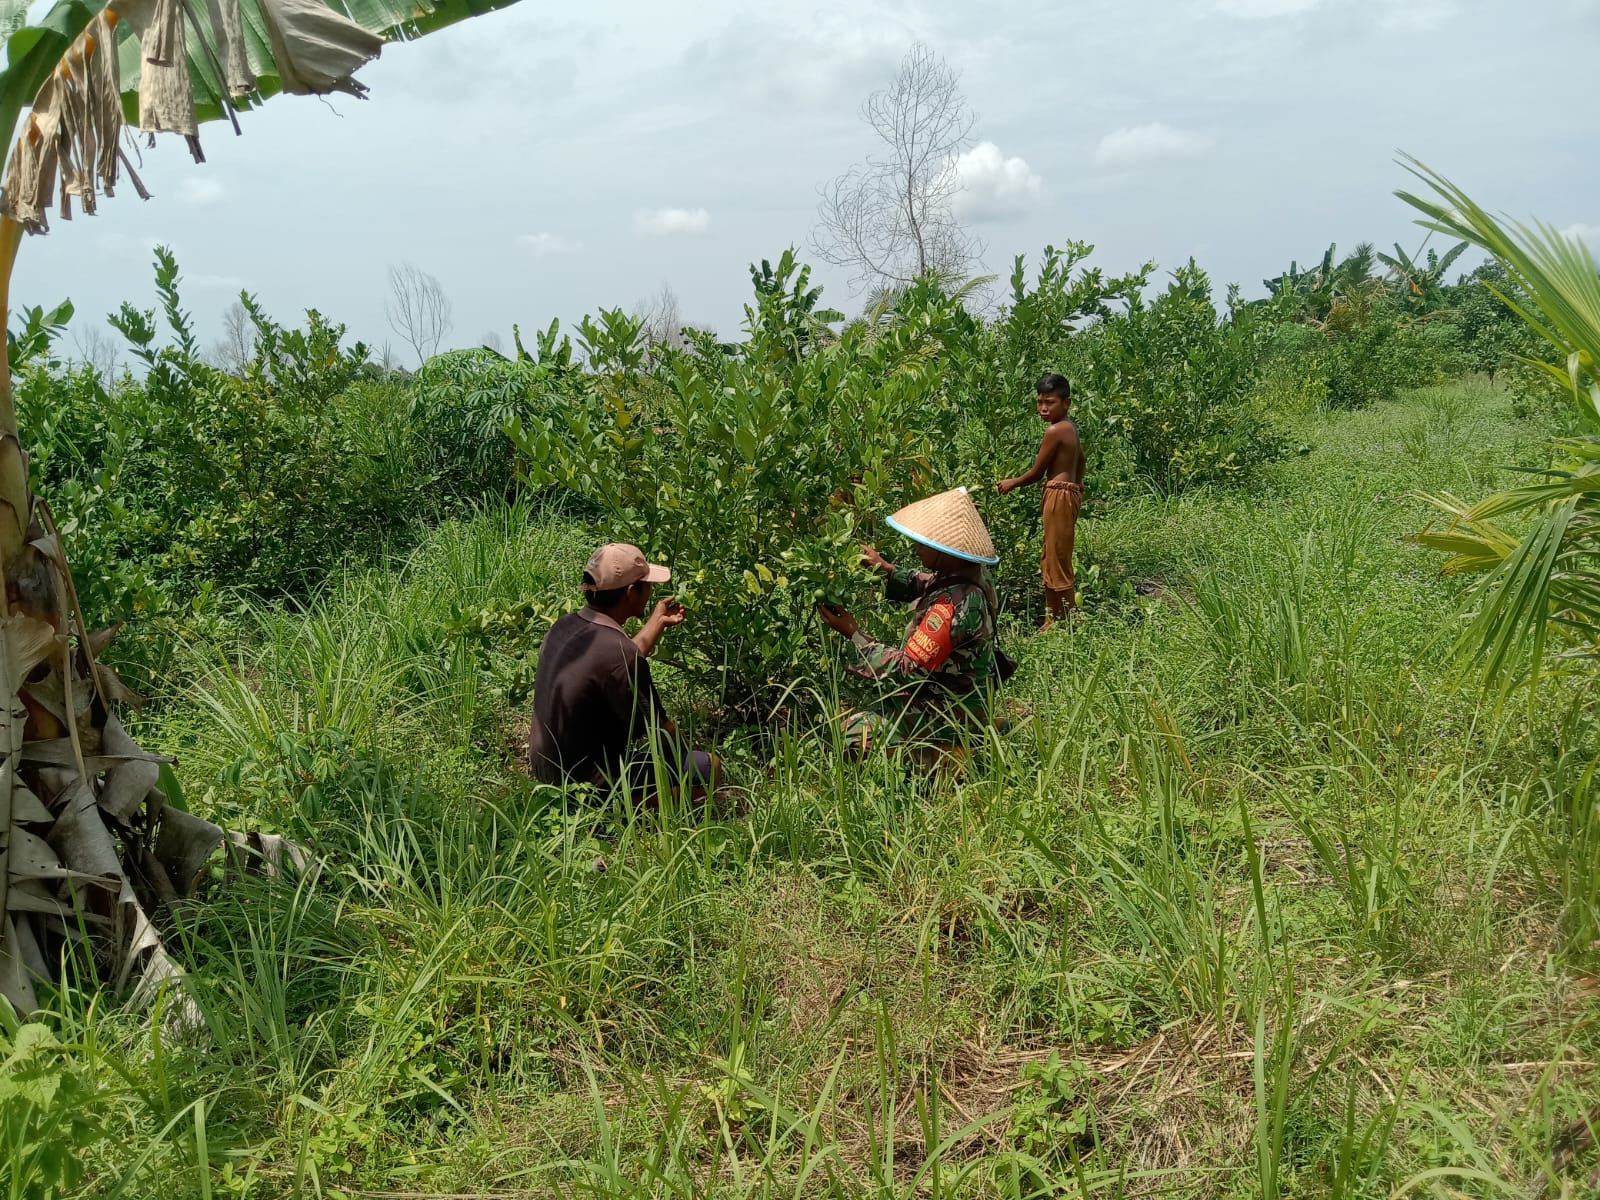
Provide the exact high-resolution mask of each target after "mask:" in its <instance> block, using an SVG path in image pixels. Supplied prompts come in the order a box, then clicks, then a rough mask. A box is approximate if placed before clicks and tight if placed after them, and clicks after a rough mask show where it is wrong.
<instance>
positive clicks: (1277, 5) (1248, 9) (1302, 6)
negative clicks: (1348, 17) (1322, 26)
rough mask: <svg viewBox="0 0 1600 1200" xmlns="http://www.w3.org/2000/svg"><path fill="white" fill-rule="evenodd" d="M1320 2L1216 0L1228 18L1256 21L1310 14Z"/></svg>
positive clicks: (1308, 0) (1295, 0)
mask: <svg viewBox="0 0 1600 1200" xmlns="http://www.w3.org/2000/svg"><path fill="white" fill-rule="evenodd" d="M1321 2H1322V0H1217V7H1218V8H1219V9H1221V10H1222V11H1223V12H1225V13H1227V14H1228V15H1229V16H1230V17H1243V18H1245V19H1246V20H1251V21H1258V20H1262V19H1264V18H1266V17H1287V16H1292V15H1293V14H1295V13H1303V12H1310V11H1311V10H1312V9H1313V8H1316V7H1317V5H1318V4H1320V3H1321Z"/></svg>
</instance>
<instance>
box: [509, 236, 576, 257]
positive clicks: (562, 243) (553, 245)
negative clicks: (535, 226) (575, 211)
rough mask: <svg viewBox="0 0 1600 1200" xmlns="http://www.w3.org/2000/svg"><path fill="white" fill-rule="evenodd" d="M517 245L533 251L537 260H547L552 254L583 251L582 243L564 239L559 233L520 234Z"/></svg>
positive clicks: (567, 238)
mask: <svg viewBox="0 0 1600 1200" xmlns="http://www.w3.org/2000/svg"><path fill="white" fill-rule="evenodd" d="M517 245H519V246H521V247H522V248H523V249H525V250H528V251H531V252H532V254H533V256H534V257H535V258H545V257H547V256H548V255H551V254H576V253H577V252H578V251H580V250H582V249H583V243H582V242H575V241H573V240H572V239H571V238H569V237H562V236H561V234H559V233H524V234H520V235H518V237H517Z"/></svg>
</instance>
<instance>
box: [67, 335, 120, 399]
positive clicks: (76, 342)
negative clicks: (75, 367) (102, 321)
mask: <svg viewBox="0 0 1600 1200" xmlns="http://www.w3.org/2000/svg"><path fill="white" fill-rule="evenodd" d="M72 345H73V348H74V349H75V350H77V352H78V357H79V358H80V359H81V360H82V361H83V362H85V363H87V364H88V365H89V366H91V367H93V368H94V370H95V374H97V375H99V376H100V379H101V382H103V383H107V384H109V383H110V382H111V381H112V380H113V379H114V378H115V377H116V374H117V343H116V340H115V339H114V338H112V337H111V336H110V335H109V334H107V333H106V331H105V330H104V329H102V328H100V326H98V325H83V326H80V327H79V328H77V329H75V330H73V333H72Z"/></svg>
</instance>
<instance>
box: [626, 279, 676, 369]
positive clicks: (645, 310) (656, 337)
mask: <svg viewBox="0 0 1600 1200" xmlns="http://www.w3.org/2000/svg"><path fill="white" fill-rule="evenodd" d="M633 315H634V316H635V317H637V318H638V319H639V322H640V326H641V328H642V330H643V332H644V337H645V339H646V341H647V342H648V344H649V345H650V348H651V349H650V357H651V359H652V361H653V360H654V359H655V358H656V357H657V356H658V354H659V352H658V351H657V350H656V347H658V346H664V347H666V348H667V349H669V350H682V349H683V348H684V347H686V346H687V345H688V344H689V339H688V338H686V337H685V336H684V334H683V308H682V306H681V305H680V304H679V303H678V293H677V292H675V291H673V290H672V285H671V284H670V283H665V282H663V283H662V285H661V286H660V287H659V288H657V289H656V293H655V295H653V296H651V297H650V298H649V299H648V300H641V301H639V303H637V304H635V305H634V306H633Z"/></svg>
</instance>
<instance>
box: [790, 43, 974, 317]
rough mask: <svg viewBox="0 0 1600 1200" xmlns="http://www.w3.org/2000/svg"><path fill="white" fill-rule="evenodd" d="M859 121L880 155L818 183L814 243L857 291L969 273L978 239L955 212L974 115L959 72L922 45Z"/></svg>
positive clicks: (820, 254) (874, 95)
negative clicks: (848, 274) (959, 166)
mask: <svg viewBox="0 0 1600 1200" xmlns="http://www.w3.org/2000/svg"><path fill="white" fill-rule="evenodd" d="M861 117H862V120H863V121H865V122H866V123H867V125H868V127H870V128H871V130H872V132H873V133H874V134H875V135H876V136H877V138H878V140H879V141H880V142H881V143H882V144H883V147H884V151H883V153H882V155H881V156H875V157H869V158H867V160H866V161H865V162H861V163H857V164H856V165H855V166H853V167H851V168H850V169H849V170H848V171H846V172H845V173H844V174H842V175H840V176H839V177H838V178H836V179H834V180H833V181H832V182H831V183H828V184H826V185H825V186H824V187H823V188H822V189H821V196H822V198H821V203H820V204H819V205H818V208H817V225H816V228H815V229H814V230H813V231H812V249H813V250H814V251H815V252H816V254H817V256H818V257H819V258H821V259H822V260H823V261H824V262H828V263H831V264H833V265H834V266H839V267H848V268H850V269H851V270H852V271H853V272H854V277H853V279H852V283H853V285H854V286H855V287H856V288H858V289H859V288H861V287H864V286H873V285H904V284H908V283H911V282H913V281H915V280H917V279H921V278H924V277H927V276H936V277H940V278H959V277H961V276H964V275H966V274H967V273H968V272H969V271H970V269H971V268H972V266H973V265H974V264H975V263H976V262H977V261H978V259H979V258H980V257H981V256H982V254H983V245H982V243H981V242H980V241H979V239H978V238H977V237H976V236H975V235H973V234H972V233H970V232H969V231H968V230H966V229H964V228H963V227H962V225H961V223H960V221H958V220H957V219H956V215H955V198H956V194H957V193H958V192H959V191H960V189H961V181H960V178H959V176H958V175H957V172H956V159H957V158H958V157H959V156H960V155H961V152H962V151H963V150H965V149H967V148H968V147H969V146H970V145H971V144H972V127H973V122H974V120H975V118H974V116H973V114H972V112H971V110H970V109H968V107H967V102H966V97H965V96H964V95H963V94H962V91H961V86H960V77H959V76H958V75H957V73H956V72H955V71H954V70H953V69H951V67H950V65H949V64H948V63H946V62H945V61H944V59H942V58H941V57H939V56H938V55H937V54H935V53H934V52H933V51H932V50H931V49H929V48H928V47H927V46H925V45H922V44H921V43H918V44H917V45H915V46H913V47H912V48H911V50H910V51H909V52H908V53H907V54H906V57H905V59H904V60H903V61H902V62H901V64H900V69H899V71H898V73H897V74H896V75H895V78H894V81H893V82H892V83H891V84H890V85H889V86H888V87H887V88H884V89H882V90H881V91H877V92H874V93H872V95H871V96H869V97H868V98H867V102H866V104H865V105H863V106H862V110H861Z"/></svg>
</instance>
